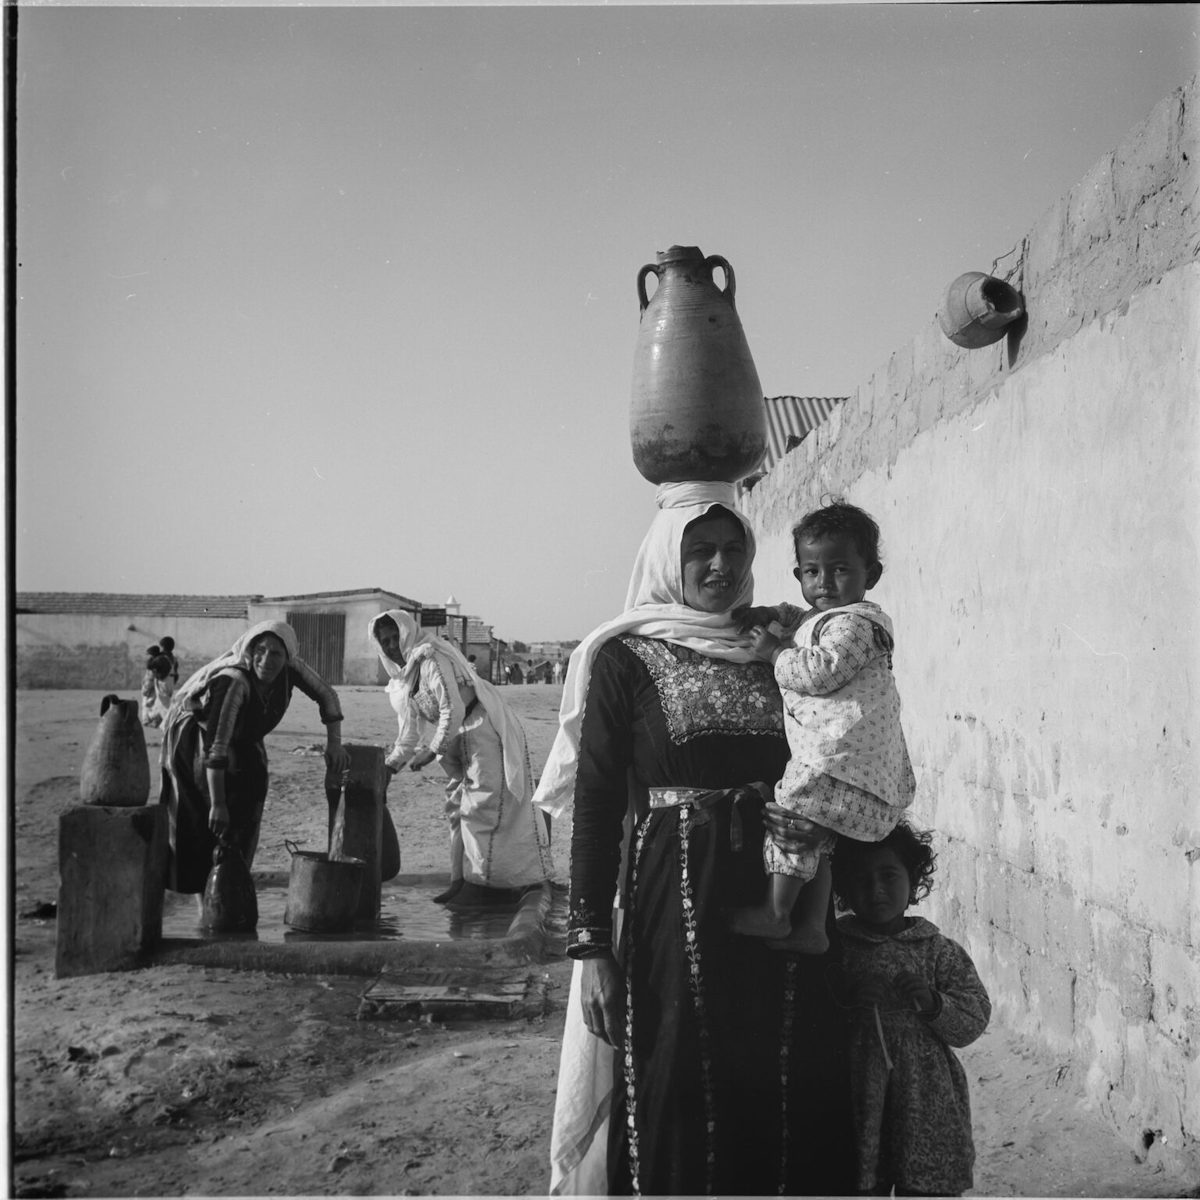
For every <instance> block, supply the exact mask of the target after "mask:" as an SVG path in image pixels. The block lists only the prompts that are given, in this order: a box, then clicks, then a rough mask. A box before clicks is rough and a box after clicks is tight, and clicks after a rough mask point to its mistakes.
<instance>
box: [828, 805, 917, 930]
mask: <svg viewBox="0 0 1200 1200" xmlns="http://www.w3.org/2000/svg"><path fill="white" fill-rule="evenodd" d="M879 849H888V850H892V851H894V852H895V854H896V857H897V858H898V859H899V860H900V861H901V862H902V863H903V864H904V869H905V870H906V871H907V872H908V880H909V884H910V885H911V890H910V892H909V903H910V904H916V902H917V901H918V900H921V899H923V898H924V897H925V896H928V895H929V893H930V891H931V890H932V889H933V872H934V870H935V869H936V866H937V855H936V854H935V853H934V852H933V833H932V831H929V830H924V829H914V828H913V827H912V826H911V825H909V824H908V823H907V822H905V821H901V822H900V823H899V824H898V825H897V826H896V828H895V829H893V830H892V832H891V833H889V834H888V835H887V837H885V838H883V839H882V840H881V841H878V842H859V841H855V840H854V839H853V838H848V837H839V838H838V840H837V847H836V848H835V849H834V852H833V858H832V860H831V863H830V866H831V870H832V873H833V894H834V896H835V897H836V899H837V906H838V909H839V911H841V912H849V911H850V903H849V900H848V898H847V894H846V893H847V890H848V888H849V884H850V878H851V872H852V871H853V870H854V867H855V865H856V863H858V862H859V861H860V860H861V859H862V856H863V855H864V854H865V853H867V852H868V851H871V850H879Z"/></svg>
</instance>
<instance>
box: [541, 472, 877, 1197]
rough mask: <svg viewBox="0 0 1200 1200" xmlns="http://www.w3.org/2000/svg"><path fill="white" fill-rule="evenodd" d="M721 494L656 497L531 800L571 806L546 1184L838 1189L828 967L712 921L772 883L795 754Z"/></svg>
mask: <svg viewBox="0 0 1200 1200" xmlns="http://www.w3.org/2000/svg"><path fill="white" fill-rule="evenodd" d="M734 496H735V488H734V485H733V484H731V483H723V482H700V483H687V482H681V483H667V484H664V485H663V486H661V487H660V488H659V489H658V494H657V503H658V508H659V511H658V513H657V515H656V516H655V518H654V520H653V522H652V524H651V526H650V529H649V532H648V533H647V534H646V537H645V540H644V541H643V542H642V546H641V549H640V550H639V552H638V556H637V558H636V560H635V562H634V568H633V577H632V579H631V581H630V585H629V592H628V595H627V598H626V602H625V611H624V612H623V613H622V614H621V615H620V616H618V617H617V618H615V619H614V620H612V621H609V622H608V623H607V624H605V625H602V626H600V627H599V628H598V629H596V630H594V631H593V632H592V633H591V634H589V635H588V637H587V638H585V639H584V641H583V642H582V643H581V644H580V645H579V647H578V648H577V649H576V650H575V652H574V653H573V654H572V655H571V659H570V665H569V667H568V670H567V679H566V683H565V686H564V692H563V702H562V710H561V716H560V727H559V733H558V736H557V738H556V740H555V743H554V747H553V749H552V750H551V753H550V758H549V761H548V762H547V764H546V770H545V773H544V775H543V776H542V781H541V783H540V785H539V787H538V792H537V796H536V802H537V803H538V804H539V805H541V806H542V807H543V808H544V809H545V810H546V811H548V812H550V813H551V814H553V815H559V814H561V813H563V812H565V811H566V809H567V808H568V806H573V830H572V841H571V897H570V911H569V924H568V933H567V953H568V955H570V956H571V957H572V958H574V959H575V960H576V963H575V971H574V975H573V977H572V982H571V995H570V999H569V1001H568V1007H567V1016H566V1028H565V1031H564V1036H563V1048H562V1058H561V1065H560V1069H559V1079H558V1094H557V1101H556V1105H555V1113H554V1128H553V1134H552V1139H551V1180H550V1192H551V1194H552V1195H569V1194H612V1195H620V1194H631V1193H632V1194H635V1195H637V1194H646V1195H649V1194H672V1195H704V1194H726V1195H729V1194H738V1195H773V1194H780V1193H782V1194H787V1195H805V1194H808V1195H812V1194H822V1195H845V1194H849V1193H851V1192H853V1190H854V1184H855V1179H854V1156H853V1127H852V1121H851V1110H850V1094H849V1074H848V1068H847V1049H846V1022H845V1019H844V1016H843V1014H842V1013H841V1012H839V1010H838V1009H837V1007H836V1005H835V1004H834V1002H833V998H832V992H831V990H830V971H831V970H832V960H833V957H834V956H833V955H828V956H816V955H808V956H802V955H794V954H789V953H786V952H781V951H779V950H775V949H772V948H771V947H769V946H768V945H767V944H766V943H765V942H763V941H760V940H758V939H754V938H743V937H738V936H736V935H735V934H733V933H732V932H731V931H730V929H729V927H728V924H727V920H726V910H727V909H729V908H733V907H736V906H737V905H738V904H739V899H738V898H739V897H741V896H757V895H759V894H760V893H761V892H762V890H763V888H764V887H765V875H764V873H763V865H762V853H761V847H762V836H763V824H764V821H765V822H768V823H770V824H771V828H772V830H773V832H776V833H778V834H779V835H780V836H781V837H782V838H783V839H784V840H785V841H787V842H788V843H789V844H792V842H793V839H794V838H796V837H799V836H801V835H799V834H796V835H793V834H791V833H789V832H788V831H787V829H786V827H785V826H784V825H783V824H782V823H777V822H778V821H779V814H777V813H774V812H772V807H773V806H772V807H767V808H764V798H765V797H769V796H770V795H772V788H773V786H774V784H775V782H776V781H777V780H778V779H779V778H780V776H781V775H782V773H783V769H784V766H785V764H786V762H787V759H788V746H787V741H786V738H785V735H784V727H783V706H782V701H781V698H780V695H779V689H778V688H777V687H776V685H775V679H774V676H773V673H772V671H771V668H770V667H769V665H767V664H764V663H762V662H758V661H756V660H755V659H754V656H753V653H752V652H751V650H750V647H749V644H748V641H747V639H746V638H744V637H743V636H742V635H741V634H739V632H738V630H737V627H736V625H735V623H734V621H733V620H732V618H731V617H730V611H731V609H733V608H734V607H735V606H736V605H743V604H748V603H749V602H750V600H751V597H752V592H753V580H752V576H751V563H752V561H753V558H754V548H755V547H754V536H753V533H752V531H751V529H750V527H749V525H748V523H747V522H746V519H745V518H744V517H743V516H742V515H741V514H740V513H739V512H738V511H737V509H736V507H735V500H734ZM623 842H624V845H622V843H623ZM796 848H799V847H798V845H797V846H796ZM618 891H619V896H620V899H619V910H618V911H619V914H620V915H619V920H618V919H617V917H616V916H615V915H614V908H613V896H614V894H615V893H618ZM829 924H830V926H831V927H832V913H831V914H830V921H829Z"/></svg>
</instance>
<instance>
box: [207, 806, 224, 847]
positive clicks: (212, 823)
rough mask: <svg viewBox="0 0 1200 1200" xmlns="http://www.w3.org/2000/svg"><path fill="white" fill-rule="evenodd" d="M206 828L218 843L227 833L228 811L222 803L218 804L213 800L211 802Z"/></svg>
mask: <svg viewBox="0 0 1200 1200" xmlns="http://www.w3.org/2000/svg"><path fill="white" fill-rule="evenodd" d="M208 827H209V829H210V830H212V835H213V837H215V838H216V839H217V840H218V841H219V840H220V839H221V837H222V836H223V835H224V834H226V833H228V832H229V809H228V808H226V807H225V805H224V804H223V803H221V804H218V803H217V802H216V801H215V800H214V801H213V803H212V807H211V808H210V809H209V810H208Z"/></svg>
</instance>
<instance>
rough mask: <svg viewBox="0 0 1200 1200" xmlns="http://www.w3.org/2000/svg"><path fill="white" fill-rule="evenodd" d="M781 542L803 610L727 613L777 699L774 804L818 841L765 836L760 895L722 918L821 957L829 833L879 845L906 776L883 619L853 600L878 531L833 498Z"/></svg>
mask: <svg viewBox="0 0 1200 1200" xmlns="http://www.w3.org/2000/svg"><path fill="white" fill-rule="evenodd" d="M792 541H793V544H794V546H795V552H796V567H795V571H794V574H795V576H796V578H797V579H798V580H799V581H800V588H801V591H802V593H803V595H804V599H805V600H806V601H807V602H808V604H809V605H810V606H811V607H810V608H809V609H808V611H807V612H804V613H803V614H802V615H801V614H800V610H798V609H795V608H793V607H792V606H791V605H782V606H781V607H780V608H779V609H761V608H754V609H748V610H746V611H745V612H744V613H743V614H740V615H739V614H734V615H735V616H738V617H739V620H740V622H741V624H742V626H743V628H745V629H747V631H748V632H749V634H750V639H751V645H752V646H753V648H754V651H755V653H756V654H757V655H758V656H759V657H760V658H762V659H764V660H766V661H767V662H770V663H773V664H774V667H775V680H776V682H777V683H778V685H779V690H780V692H781V693H782V694H783V708H784V728H785V729H786V731H787V738H788V747H789V749H790V750H791V759H790V761H789V762H788V765H787V769H786V770H785V772H784V775H783V778H782V779H781V780H780V781H779V783H778V784H777V785H776V787H775V801H776V803H777V804H779V805H780V806H781V807H783V808H786V809H788V810H789V811H790V812H793V813H795V814H796V815H797V816H798V817H803V818H805V820H806V821H808V822H811V823H812V824H813V825H815V826H817V827H818V835H819V836H818V837H817V838H816V839H815V840H814V842H813V844H812V846H811V847H810V848H809V849H807V850H803V851H800V852H788V851H785V850H783V849H781V848H780V847H779V846H777V845H776V844H775V841H774V840H773V839H772V838H771V837H770V836H768V837H767V838H766V840H765V842H764V844H763V860H764V863H765V865H766V869H767V873H768V874H769V875H770V876H771V880H770V888H769V891H768V894H767V896H766V899H765V900H764V901H763V902H762V903H761V904H759V905H757V906H755V907H752V908H743V909H738V910H736V911H734V912H733V913H732V914H731V916H730V925H731V927H732V929H733V930H734V932H735V933H741V934H745V935H747V936H750V937H761V938H768V939H771V940H772V941H774V942H775V944H776V945H777V946H778V947H779V948H781V949H788V950H793V951H799V952H800V953H806V954H823V953H824V952H825V951H826V950H828V949H829V937H828V935H827V933H826V931H825V920H826V914H827V912H828V909H829V854H830V852H831V851H832V850H833V846H834V843H835V841H836V835H837V834H844V835H846V836H847V837H852V838H857V839H859V840H860V841H867V842H871V841H877V840H878V839H879V838H882V837H884V836H885V835H886V834H888V833H889V832H890V831H891V830H892V829H893V828H895V825H896V822H897V821H898V820H899V819H900V814H901V812H902V811H903V810H904V809H905V808H907V807H908V805H909V804H911V803H912V798H913V793H914V792H915V790H916V780H915V779H914V778H913V771H912V764H911V762H910V761H909V757H908V747H907V745H906V744H905V741H904V733H903V730H902V729H901V728H900V697H899V695H898V693H897V691H896V683H895V680H894V679H893V677H892V645H893V635H892V622H891V619H890V618H889V617H888V616H887V614H886V613H885V612H884V611H883V610H882V609H881V608H880V607H879V605H877V604H872V603H871V602H870V601H869V600H866V599H864V597H865V596H866V593H867V592H868V591H870V589H871V588H873V587H874V586H875V584H876V583H878V582H879V577H880V575H881V574H882V573H883V564H882V563H881V562H880V561H879V527H878V526H877V525H876V524H875V522H874V521H873V520H872V519H871V517H870V516H868V515H867V514H866V513H865V512H863V511H862V509H860V508H856V507H855V506H854V505H852V504H845V503H842V502H841V501H838V502H836V503H834V504H831V505H828V506H827V507H825V508H820V509H817V510H816V511H815V512H811V513H809V514H808V515H807V516H806V517H804V519H803V520H802V521H800V523H799V524H798V525H797V526H796V527H795V528H794V529H793V530H792ZM772 618H774V620H772ZM797 901H798V903H797ZM793 910H794V911H793Z"/></svg>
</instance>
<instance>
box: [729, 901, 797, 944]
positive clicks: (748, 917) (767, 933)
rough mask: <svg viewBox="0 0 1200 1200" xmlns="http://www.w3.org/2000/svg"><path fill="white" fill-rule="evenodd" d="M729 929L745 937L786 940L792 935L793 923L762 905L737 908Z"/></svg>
mask: <svg viewBox="0 0 1200 1200" xmlns="http://www.w3.org/2000/svg"><path fill="white" fill-rule="evenodd" d="M729 928H730V929H732V930H733V932H734V933H740V934H742V935H743V936H745V937H757V938H785V937H787V936H788V934H789V933H791V930H792V922H791V919H790V918H789V917H787V916H782V915H779V914H777V913H776V912H775V911H774V909H772V908H769V907H766V906H763V905H760V906H759V907H758V908H735V909H734V910H733V912H731V913H730V914H729Z"/></svg>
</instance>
